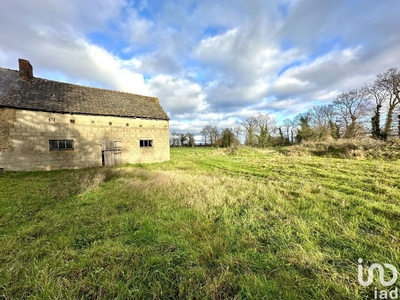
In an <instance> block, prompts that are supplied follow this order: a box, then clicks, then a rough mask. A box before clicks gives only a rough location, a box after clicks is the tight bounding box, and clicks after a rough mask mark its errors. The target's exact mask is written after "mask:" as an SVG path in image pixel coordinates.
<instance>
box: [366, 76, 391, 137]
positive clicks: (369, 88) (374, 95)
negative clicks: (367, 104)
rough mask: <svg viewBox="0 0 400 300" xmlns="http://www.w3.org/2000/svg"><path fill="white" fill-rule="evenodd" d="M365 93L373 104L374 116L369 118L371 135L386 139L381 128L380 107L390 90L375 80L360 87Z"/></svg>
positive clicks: (388, 96) (389, 96)
mask: <svg viewBox="0 0 400 300" xmlns="http://www.w3.org/2000/svg"><path fill="white" fill-rule="evenodd" d="M362 89H363V90H364V91H365V93H368V94H369V95H370V99H371V101H373V102H374V103H373V105H374V106H375V111H374V116H373V117H372V118H371V123H372V136H373V137H374V138H377V139H381V138H382V139H386V137H387V136H386V134H385V132H383V130H382V128H381V109H382V107H383V105H384V104H385V103H386V102H387V100H388V99H390V98H391V97H392V95H391V93H390V91H388V90H387V89H386V88H384V87H383V86H381V85H379V84H378V83H377V81H375V83H374V84H366V85H364V86H363V87H362Z"/></svg>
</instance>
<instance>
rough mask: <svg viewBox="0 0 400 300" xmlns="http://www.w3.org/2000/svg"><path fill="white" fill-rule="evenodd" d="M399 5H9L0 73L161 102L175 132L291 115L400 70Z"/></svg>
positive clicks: (0, 29) (275, 1)
mask: <svg viewBox="0 0 400 300" xmlns="http://www.w3.org/2000/svg"><path fill="white" fill-rule="evenodd" d="M399 30H400V2H399V1H398V0H379V1H377V0H334V1H330V0H241V1H239V0H229V1H227V0H220V1H214V0H201V1H192V0H176V1H161V0H157V1H156V0H154V1H153V0H142V1H133V0H90V1H89V0H87V1H86V0H68V1H65V0H35V1H30V0H2V1H1V4H0V67H5V68H10V69H18V58H25V59H28V60H29V61H30V62H31V64H32V65H33V67H34V76H36V77H42V78H48V79H53V80H59V81H65V82H69V83H76V84H81V85H88V86H94V87H101V88H106V89H113V90H120V91H126V92H132V93H137V94H144V95H150V96H156V97H158V98H159V99H160V103H161V105H162V106H163V108H164V109H165V111H166V112H167V113H168V115H169V117H170V118H171V123H170V125H171V131H177V132H188V131H190V132H194V133H196V134H197V133H199V131H200V130H201V128H202V127H204V126H205V125H216V126H217V127H219V128H221V129H223V128H226V127H233V126H236V125H238V124H239V123H240V122H241V121H242V120H243V119H245V118H246V117H249V116H253V115H256V114H258V113H259V112H262V113H269V114H274V115H275V116H276V118H277V119H278V121H279V120H282V119H284V118H292V117H294V116H295V115H296V114H298V113H300V112H303V111H305V110H306V109H308V108H309V107H311V106H314V105H318V104H326V103H329V102H331V101H332V100H333V99H334V98H335V96H336V95H337V94H339V93H340V92H343V91H347V90H349V89H352V88H358V87H360V86H361V85H362V84H363V83H365V82H372V81H373V80H374V78H375V76H376V75H377V74H378V73H380V72H384V71H386V70H387V69H389V68H390V67H400V31H399Z"/></svg>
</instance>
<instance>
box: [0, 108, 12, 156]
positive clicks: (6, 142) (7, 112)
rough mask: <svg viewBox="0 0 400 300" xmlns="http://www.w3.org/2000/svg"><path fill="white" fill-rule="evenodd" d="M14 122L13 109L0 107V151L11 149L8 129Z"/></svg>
mask: <svg viewBox="0 0 400 300" xmlns="http://www.w3.org/2000/svg"><path fill="white" fill-rule="evenodd" d="M14 122H15V110H14V109H10V108H3V107H0V151H5V150H8V149H11V136H10V129H11V128H12V127H13V126H14Z"/></svg>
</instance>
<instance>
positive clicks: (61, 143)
mask: <svg viewBox="0 0 400 300" xmlns="http://www.w3.org/2000/svg"><path fill="white" fill-rule="evenodd" d="M49 147H50V151H53V150H74V141H73V140H50V141H49Z"/></svg>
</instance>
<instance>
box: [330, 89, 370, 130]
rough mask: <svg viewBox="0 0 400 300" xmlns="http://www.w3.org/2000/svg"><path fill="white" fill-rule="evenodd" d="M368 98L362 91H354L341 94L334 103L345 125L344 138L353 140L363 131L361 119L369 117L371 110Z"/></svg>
mask: <svg viewBox="0 0 400 300" xmlns="http://www.w3.org/2000/svg"><path fill="white" fill-rule="evenodd" d="M368 96H369V95H368V94H367V93H365V91H363V90H362V89H359V90H357V89H354V90H350V91H348V92H345V93H342V94H340V95H339V96H338V97H337V98H336V99H335V100H334V101H333V104H334V107H335V109H336V110H337V112H338V114H339V115H340V116H341V118H342V119H343V122H344V124H345V128H344V137H346V138H352V137H355V136H357V135H358V134H359V133H360V132H361V131H362V129H363V127H362V124H361V119H362V118H363V117H365V116H367V115H368V113H369V111H370V109H371V107H370V102H369V100H368Z"/></svg>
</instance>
